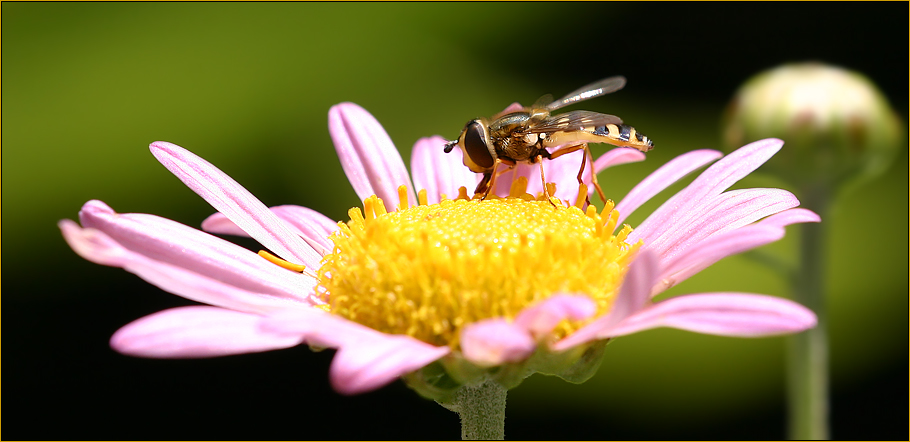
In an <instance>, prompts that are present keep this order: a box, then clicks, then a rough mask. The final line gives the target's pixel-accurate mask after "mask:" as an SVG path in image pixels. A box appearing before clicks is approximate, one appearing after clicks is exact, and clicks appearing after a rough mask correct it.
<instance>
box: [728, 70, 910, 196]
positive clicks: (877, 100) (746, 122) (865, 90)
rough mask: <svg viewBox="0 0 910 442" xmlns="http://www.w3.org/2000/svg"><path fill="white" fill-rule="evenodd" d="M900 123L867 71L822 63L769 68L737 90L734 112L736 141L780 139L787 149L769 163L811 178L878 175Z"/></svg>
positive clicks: (796, 178) (798, 178) (785, 173)
mask: <svg viewBox="0 0 910 442" xmlns="http://www.w3.org/2000/svg"><path fill="white" fill-rule="evenodd" d="M900 126H901V125H900V123H899V121H898V118H897V116H896V115H895V113H894V111H893V110H892V109H891V106H890V105H889V104H888V101H887V100H886V99H885V97H884V96H883V95H882V93H881V92H879V90H878V88H876V87H875V85H874V84H873V83H872V82H871V81H870V80H869V79H867V78H866V77H864V76H863V75H861V74H859V73H856V72H852V71H848V70H846V69H842V68H838V67H833V66H828V65H824V64H821V63H799V64H789V65H784V66H781V67H778V68H774V69H771V70H768V71H765V72H762V73H760V74H758V75H756V76H755V77H753V78H751V79H749V80H748V81H747V82H746V83H745V84H744V85H743V86H742V87H741V88H740V89H739V91H737V93H736V95H735V97H734V98H733V101H732V102H731V103H730V107H729V109H728V111H727V115H726V124H725V130H724V141H725V143H726V144H727V145H728V146H730V147H731V148H734V147H738V146H742V145H744V144H747V143H749V142H752V141H755V140H759V139H763V138H770V137H774V138H780V139H782V140H784V142H785V143H786V144H785V146H784V148H783V150H781V152H780V153H779V154H778V155H776V156H775V157H774V158H773V160H772V161H770V162H769V163H768V164H767V166H768V168H769V170H770V171H772V172H776V173H777V174H779V175H781V176H782V177H783V178H785V179H787V180H788V181H790V182H792V183H794V184H798V185H803V184H807V183H815V184H824V185H832V184H835V185H836V184H840V183H842V182H843V181H845V180H846V179H849V178H852V177H856V176H865V177H871V176H874V175H876V174H878V173H880V172H881V171H883V170H884V169H885V168H886V167H887V166H888V165H889V164H890V162H891V160H892V158H893V157H894V154H895V153H896V151H897V147H898V142H899V141H900V137H901V131H900Z"/></svg>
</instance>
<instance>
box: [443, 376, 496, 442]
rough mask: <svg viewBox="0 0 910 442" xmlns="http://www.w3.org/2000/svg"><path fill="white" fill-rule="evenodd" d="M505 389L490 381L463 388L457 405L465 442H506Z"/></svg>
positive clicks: (456, 396)
mask: <svg viewBox="0 0 910 442" xmlns="http://www.w3.org/2000/svg"><path fill="white" fill-rule="evenodd" d="M506 391H507V390H506V389H505V387H503V386H502V385H499V383H497V382H495V381H492V380H487V381H485V382H484V383H482V384H479V385H465V386H462V387H461V388H460V389H459V390H458V392H457V393H455V401H454V405H455V406H456V408H455V409H456V410H457V412H458V415H459V416H460V417H461V439H462V440H503V439H504V438H505V426H506Z"/></svg>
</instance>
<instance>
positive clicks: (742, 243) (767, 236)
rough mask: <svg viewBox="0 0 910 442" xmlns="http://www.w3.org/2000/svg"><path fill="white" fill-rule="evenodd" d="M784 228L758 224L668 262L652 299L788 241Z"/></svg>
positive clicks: (714, 239)
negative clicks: (733, 259) (719, 265)
mask: <svg viewBox="0 0 910 442" xmlns="http://www.w3.org/2000/svg"><path fill="white" fill-rule="evenodd" d="M784 233H785V232H784V229H783V228H781V227H776V226H771V225H762V224H755V225H751V226H746V227H742V228H739V229H736V230H731V231H728V232H724V233H721V234H717V235H714V236H712V237H710V238H708V239H706V240H704V241H702V242H700V243H699V244H697V245H695V246H693V247H691V248H689V249H687V250H685V251H684V252H682V253H680V254H679V255H677V256H675V257H673V258H672V259H669V260H667V261H666V262H665V264H664V268H663V271H662V272H661V275H660V277H661V280H660V283H659V284H658V285H655V286H654V289H653V290H652V291H651V294H652V296H653V295H656V294H658V293H660V292H663V291H664V290H666V289H668V288H670V287H672V286H674V285H676V284H679V283H680V282H682V281H685V280H686V279H688V278H689V277H691V276H692V275H695V274H696V273H698V272H700V271H702V270H704V269H706V268H708V267H710V266H711V265H713V264H714V263H716V262H717V261H720V260H721V259H723V258H726V257H728V256H730V255H735V254H738V253H742V252H745V251H747V250H751V249H754V248H756V247H759V246H763V245H765V244H769V243H772V242H774V241H777V240H779V239H781V238H783V237H784Z"/></svg>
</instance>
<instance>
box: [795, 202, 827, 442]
mask: <svg viewBox="0 0 910 442" xmlns="http://www.w3.org/2000/svg"><path fill="white" fill-rule="evenodd" d="M800 196H801V197H802V198H803V202H804V207H807V208H809V209H812V210H813V211H815V212H816V213H817V214H819V215H820V216H821V218H822V222H821V223H810V224H803V226H802V232H801V233H802V236H801V238H800V264H799V265H800V271H799V272H798V273H797V277H796V279H795V280H794V283H793V285H794V297H795V299H796V301H797V302H799V303H801V304H803V305H805V306H806V307H808V308H810V309H812V311H814V312H815V314H816V316H818V325H817V326H816V327H815V328H813V329H810V330H807V331H805V332H802V333H800V334H797V335H794V336H792V337H791V338H790V346H789V351H790V354H789V357H788V358H787V359H788V367H787V376H788V388H787V390H788V392H787V393H788V402H789V433H790V434H789V437H790V439H794V440H825V439H828V438H829V428H828V332H827V327H828V315H827V308H826V305H825V289H824V276H825V275H824V273H825V272H824V268H825V257H826V256H827V247H826V246H827V243H826V241H825V237H826V235H825V233H826V232H827V228H826V225H827V223H826V222H825V220H826V219H827V218H828V217H827V215H828V209H829V203H830V200H831V190H830V187H828V186H824V185H821V186H805V187H804V189H803V192H801V193H800Z"/></svg>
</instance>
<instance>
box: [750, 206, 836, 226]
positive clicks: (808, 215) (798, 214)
mask: <svg viewBox="0 0 910 442" xmlns="http://www.w3.org/2000/svg"><path fill="white" fill-rule="evenodd" d="M821 220H822V219H821V217H819V216H818V215H817V214H816V213H815V212H813V211H811V210H808V209H790V210H784V211H783V212H780V213H777V214H774V215H771V216H769V217H767V218H765V219H763V220H761V221H759V222H758V224H762V225H770V226H778V227H784V226H789V225H790V224H797V223H817V222H821Z"/></svg>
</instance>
